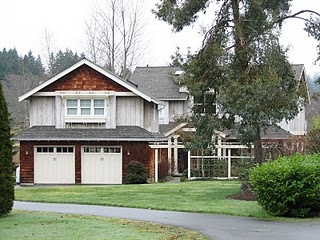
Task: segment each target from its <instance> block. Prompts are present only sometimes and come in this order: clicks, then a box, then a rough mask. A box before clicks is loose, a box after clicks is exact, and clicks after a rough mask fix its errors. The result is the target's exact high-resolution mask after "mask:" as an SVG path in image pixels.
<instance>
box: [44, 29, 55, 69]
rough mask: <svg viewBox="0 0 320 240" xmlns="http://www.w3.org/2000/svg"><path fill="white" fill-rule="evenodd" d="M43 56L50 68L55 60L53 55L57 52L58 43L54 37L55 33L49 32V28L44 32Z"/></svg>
mask: <svg viewBox="0 0 320 240" xmlns="http://www.w3.org/2000/svg"><path fill="white" fill-rule="evenodd" d="M42 52H43V54H42V56H43V57H42V58H43V59H44V63H45V65H46V68H47V69H48V68H49V67H50V65H51V64H52V61H53V56H54V54H55V53H56V52H57V48H56V44H55V41H54V38H53V34H52V33H51V32H49V30H48V29H47V28H45V29H44V32H43V43H42Z"/></svg>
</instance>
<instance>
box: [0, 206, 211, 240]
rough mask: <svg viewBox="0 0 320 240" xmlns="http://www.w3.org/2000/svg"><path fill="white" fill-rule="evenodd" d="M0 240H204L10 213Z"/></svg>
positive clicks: (150, 226)
mask: <svg viewBox="0 0 320 240" xmlns="http://www.w3.org/2000/svg"><path fill="white" fill-rule="evenodd" d="M0 232H1V233H0V239H14V240H20V239H21V240H22V239H24V240H26V239H32V240H38V239H39V240H40V239H41V240H43V239H69V240H73V239H74V240H78V239H110V240H113V239H127V240H129V239H135V240H136V239H137V240H149V239H159V240H160V239H181V240H184V239H187V240H194V239H199V240H202V239H206V237H205V236H204V235H202V234H200V233H197V232H194V231H189V230H186V229H182V228H176V227H171V226H166V225H160V224H155V223H144V222H139V221H132V220H122V219H111V218H103V217H93V216H82V215H72V214H57V213H43V212H29V211H17V210H14V211H13V212H12V213H11V214H9V215H7V216H3V217H0Z"/></svg>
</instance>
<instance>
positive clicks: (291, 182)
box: [249, 154, 320, 217]
mask: <svg viewBox="0 0 320 240" xmlns="http://www.w3.org/2000/svg"><path fill="white" fill-rule="evenodd" d="M249 174H250V175H249V179H250V185H251V186H252V187H253V190H254V192H255V194H256V195H257V201H258V203H259V204H260V205H261V206H262V208H263V209H265V210H266V211H268V212H269V213H270V214H273V215H277V216H286V217H308V216H311V215H314V214H316V213H319V212H320V204H319V202H320V155H316V154H314V155H299V154H297V155H293V156H291V157H281V158H279V159H278V160H276V161H273V162H268V163H265V164H263V165H261V166H257V167H255V168H253V169H251V170H250V173H249Z"/></svg>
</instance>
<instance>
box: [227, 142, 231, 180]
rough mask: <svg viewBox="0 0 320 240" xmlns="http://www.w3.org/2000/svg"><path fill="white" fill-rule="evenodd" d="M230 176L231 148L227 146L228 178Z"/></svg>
mask: <svg viewBox="0 0 320 240" xmlns="http://www.w3.org/2000/svg"><path fill="white" fill-rule="evenodd" d="M230 178H231V148H228V179H230Z"/></svg>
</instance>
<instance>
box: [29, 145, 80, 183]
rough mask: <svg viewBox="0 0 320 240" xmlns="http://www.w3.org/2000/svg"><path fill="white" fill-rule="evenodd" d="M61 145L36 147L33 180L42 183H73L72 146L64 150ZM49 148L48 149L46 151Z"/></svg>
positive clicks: (73, 159)
mask: <svg viewBox="0 0 320 240" xmlns="http://www.w3.org/2000/svg"><path fill="white" fill-rule="evenodd" d="M60 148H61V147H55V146H50V147H46V146H45V147H36V149H35V162H34V164H35V166H34V182H35V183H44V184H72V183H75V155H74V148H73V147H68V149H67V150H65V151H66V152H63V150H61V151H59V149H60ZM48 149H50V151H48Z"/></svg>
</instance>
